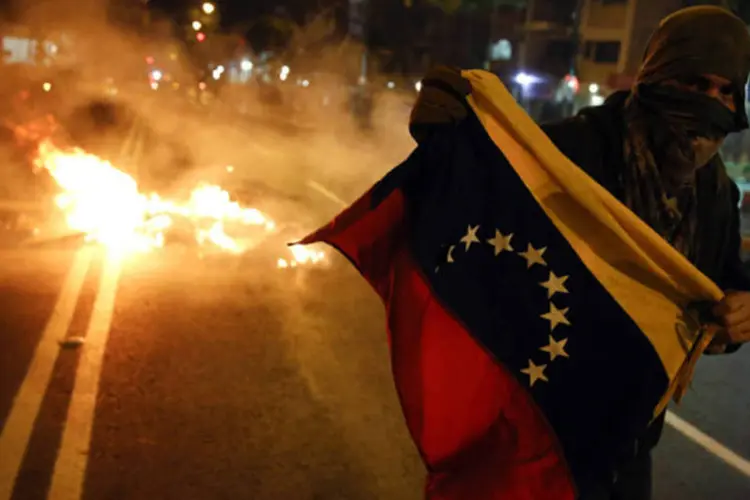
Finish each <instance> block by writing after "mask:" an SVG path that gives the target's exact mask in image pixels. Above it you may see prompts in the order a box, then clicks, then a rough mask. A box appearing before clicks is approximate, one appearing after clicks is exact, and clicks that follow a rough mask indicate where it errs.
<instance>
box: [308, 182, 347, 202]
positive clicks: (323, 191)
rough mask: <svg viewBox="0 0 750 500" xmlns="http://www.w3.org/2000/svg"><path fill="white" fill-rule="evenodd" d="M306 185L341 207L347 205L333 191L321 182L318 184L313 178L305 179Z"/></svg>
mask: <svg viewBox="0 0 750 500" xmlns="http://www.w3.org/2000/svg"><path fill="white" fill-rule="evenodd" d="M307 185H308V186H309V187H310V188H312V189H314V190H315V191H317V192H319V193H320V194H322V195H323V196H325V197H326V198H328V199H329V200H331V201H332V202H334V203H335V204H337V205H339V206H341V207H346V206H348V205H349V204H348V203H347V202H345V201H344V200H342V199H341V198H339V197H338V196H337V195H336V194H335V193H333V192H331V191H330V190H329V189H327V188H326V187H325V186H323V185H322V184H319V183H317V182H315V181H313V180H309V181H307Z"/></svg>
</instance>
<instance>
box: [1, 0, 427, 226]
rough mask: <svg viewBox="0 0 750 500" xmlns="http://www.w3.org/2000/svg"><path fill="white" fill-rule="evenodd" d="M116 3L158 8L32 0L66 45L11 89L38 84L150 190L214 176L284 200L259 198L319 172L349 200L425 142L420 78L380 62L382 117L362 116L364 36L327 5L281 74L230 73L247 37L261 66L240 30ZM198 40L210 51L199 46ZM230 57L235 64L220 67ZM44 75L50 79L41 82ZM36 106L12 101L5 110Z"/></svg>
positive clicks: (97, 150) (73, 124)
mask: <svg viewBox="0 0 750 500" xmlns="http://www.w3.org/2000/svg"><path fill="white" fill-rule="evenodd" d="M128 5H129V6H130V7H128ZM118 6H119V10H118ZM128 8H129V9H130V10H128ZM113 12H114V13H115V16H114V17H119V18H127V19H129V20H130V22H131V24H134V25H137V24H138V21H139V20H140V17H139V16H142V15H143V12H144V11H143V10H142V9H140V7H139V6H138V3H137V2H129V3H128V2H118V3H115V2H114V0H113V1H112V2H110V3H104V2H101V1H95V0H84V1H81V0H76V1H73V0H65V1H60V0H45V1H38V0H26V1H23V0H18V1H17V2H16V3H15V4H14V9H13V14H14V16H13V22H12V25H13V26H14V29H17V31H19V32H21V33H25V34H26V36H28V37H30V38H33V39H36V40H37V41H39V42H40V43H41V41H42V40H52V41H53V42H54V44H55V47H57V48H58V53H56V54H54V57H52V55H53V54H49V56H50V64H49V66H47V65H46V61H38V62H39V64H38V65H37V66H36V67H33V68H32V69H30V70H29V71H28V72H27V74H25V75H24V76H23V77H19V79H18V81H14V82H13V84H12V85H4V88H0V93H4V94H6V95H4V96H3V98H4V99H5V98H7V99H8V100H12V95H13V94H14V92H16V91H17V90H18V88H19V87H23V86H32V87H34V89H35V91H36V92H35V93H36V94H39V97H40V102H41V104H39V105H38V106H36V107H35V110H36V111H37V112H40V113H50V114H53V115H54V116H55V118H56V119H57V120H58V122H59V123H60V125H61V127H60V128H61V133H60V135H61V139H60V140H62V141H65V142H67V143H68V144H69V145H75V146H80V147H82V148H84V149H85V150H87V151H89V152H92V153H94V154H97V155H99V156H102V157H104V158H106V159H109V160H110V161H112V163H113V164H114V165H115V166H117V167H118V168H121V169H123V170H125V171H127V172H128V173H130V174H131V175H133V176H134V177H136V179H137V181H138V182H139V185H141V186H142V188H143V190H144V191H149V190H155V191H159V192H160V193H161V194H163V195H166V196H169V195H172V194H175V195H179V194H180V193H184V192H186V191H187V190H189V189H191V188H192V187H195V185H196V184H197V183H200V182H211V183H218V184H220V185H222V187H224V188H226V189H228V190H229V191H230V193H238V196H246V197H248V198H251V199H244V200H242V201H243V202H245V203H248V204H251V205H255V206H258V205H261V206H262V205H263V204H264V203H271V202H270V201H269V200H266V199H259V198H273V197H286V198H292V199H300V198H306V199H310V200H314V196H312V195H311V194H310V192H309V191H310V190H309V187H308V185H309V183H310V181H314V182H316V183H318V184H322V185H326V186H330V187H331V189H332V190H334V191H335V192H337V193H338V194H339V196H341V197H343V198H344V199H347V200H348V199H353V198H354V197H356V196H357V195H358V194H359V193H361V192H362V191H363V190H365V189H366V188H367V187H369V185H370V184H371V183H372V182H374V181H375V180H377V179H378V178H379V177H381V176H382V175H383V174H384V173H385V172H386V171H387V170H388V169H390V168H391V167H393V166H394V165H395V164H397V163H398V162H399V161H401V160H402V159H403V158H405V157H406V155H407V154H408V152H409V150H410V149H411V148H412V147H413V143H412V141H411V139H410V138H409V136H408V133H407V120H408V112H409V109H410V106H411V104H412V101H413V99H414V91H413V83H414V82H399V87H398V88H396V89H390V88H388V86H386V79H385V77H380V76H378V75H372V74H371V75H369V80H370V81H369V82H368V85H369V87H367V91H368V92H367V94H368V95H367V96H366V98H365V99H361V102H360V104H359V105H360V106H371V107H372V113H371V120H370V123H368V124H366V126H360V125H363V123H362V122H363V120H362V119H358V118H357V117H356V116H355V115H354V114H353V113H352V107H353V105H354V104H353V103H354V101H355V97H356V96H357V94H358V93H360V94H361V93H363V92H364V91H365V90H366V87H365V86H361V85H358V84H357V76H358V74H359V68H360V64H361V55H362V47H360V46H358V45H357V44H355V43H352V42H350V41H347V40H343V41H342V40H340V39H339V40H337V39H336V37H335V36H334V35H335V30H334V28H335V25H334V22H333V20H332V18H331V17H330V16H329V15H327V14H325V13H323V14H320V15H317V16H313V17H312V18H311V19H310V20H309V21H308V22H307V23H305V24H304V25H302V26H300V25H293V26H292V28H291V31H290V36H289V43H288V44H287V46H286V48H285V50H284V51H283V52H281V53H277V54H276V55H275V57H274V58H273V60H272V61H271V63H270V64H268V65H267V69H268V75H267V76H266V77H260V76H257V77H253V78H251V79H250V81H248V82H246V83H244V84H241V83H229V82H227V81H226V80H227V78H228V74H229V73H230V66H232V65H233V64H235V65H236V64H237V63H238V62H239V60H240V59H241V57H242V56H243V51H244V52H245V54H246V56H247V57H250V58H254V63H255V68H254V69H255V70H259V69H260V66H261V65H260V63H259V61H258V56H259V54H253V53H252V50H251V49H250V48H249V47H245V48H244V49H241V50H238V49H237V48H236V46H235V45H236V43H235V41H236V40H237V37H236V36H234V37H233V36H229V35H226V36H222V35H219V34H210V35H209V36H210V37H211V39H210V40H207V42H206V43H205V44H191V43H190V42H189V36H190V35H191V33H190V31H189V28H187V27H185V26H179V25H177V24H175V23H174V22H172V21H170V20H169V18H167V17H159V15H158V13H155V12H151V14H150V15H151V22H150V24H149V27H148V28H146V27H142V26H141V27H136V26H131V27H127V26H126V25H125V24H123V23H116V22H114V21H113V20H112V19H113ZM6 24H10V23H6ZM230 49H231V50H230ZM196 50H197V51H200V54H199V57H190V56H189V54H190V52H191V51H196ZM149 62H150V64H149ZM209 65H210V67H209ZM219 66H221V67H223V68H224V72H222V73H221V74H218V78H219V79H218V80H215V79H214V78H213V76H214V75H217V68H218V67H219ZM284 67H286V68H287V70H284V71H286V72H287V74H286V75H285V80H284V81H282V77H281V74H280V72H281V71H282V68H284ZM149 71H152V72H155V71H158V72H159V77H160V78H159V79H158V81H155V79H154V75H155V74H156V73H152V75H151V82H149ZM42 81H43V82H45V84H47V85H50V84H51V89H52V90H51V91H50V92H39V87H40V85H41V83H40V82H42ZM156 85H158V89H156V90H155V89H154V88H155V86H156ZM204 86H205V87H206V89H208V90H210V91H205V90H203V87H204ZM27 114H28V113H27ZM27 114H24V113H20V112H18V110H6V112H5V115H6V116H4V119H5V121H6V122H8V121H15V122H19V121H23V120H24V119H26V118H28V116H27ZM230 165H231V167H232V168H231V169H229V168H227V166H230ZM4 176H5V177H6V180H7V179H10V178H11V177H12V176H11V175H10V174H7V173H6V174H4ZM258 186H261V188H259V187H258ZM6 187H7V182H6ZM27 189H28V188H27V187H19V190H20V191H23V190H27ZM243 193H244V194H243ZM3 195H5V193H3ZM311 203H321V204H324V203H326V201H325V200H318V201H311ZM324 212H328V213H329V214H330V210H325V211H324ZM288 216H289V217H295V214H289V215H288Z"/></svg>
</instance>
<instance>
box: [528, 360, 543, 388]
mask: <svg viewBox="0 0 750 500" xmlns="http://www.w3.org/2000/svg"><path fill="white" fill-rule="evenodd" d="M546 368H547V365H538V366H537V365H535V364H534V362H533V361H532V360H529V367H528V368H523V369H521V373H524V374H526V375H528V376H529V386H530V387H534V384H535V383H536V382H537V380H541V381H542V382H549V380H548V379H547V376H546V375H545V374H544V370H545V369H546Z"/></svg>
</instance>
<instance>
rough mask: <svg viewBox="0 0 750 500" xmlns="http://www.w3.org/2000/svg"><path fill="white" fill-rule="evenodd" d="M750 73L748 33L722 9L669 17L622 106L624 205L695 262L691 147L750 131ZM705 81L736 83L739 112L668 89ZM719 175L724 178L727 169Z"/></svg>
mask: <svg viewBox="0 0 750 500" xmlns="http://www.w3.org/2000/svg"><path fill="white" fill-rule="evenodd" d="M749 71H750V34H749V33H748V28H747V26H745V24H744V23H743V22H742V20H740V19H739V18H738V17H737V16H735V15H734V14H732V13H731V12H729V11H727V10H725V9H722V8H720V7H715V6H698V7H688V8H685V9H681V10H679V11H677V12H675V13H673V14H671V15H669V16H667V17H666V18H665V19H664V20H662V22H661V23H660V24H659V27H658V28H657V29H656V31H655V32H654V33H653V34H652V36H651V38H650V40H649V42H648V45H647V48H646V51H645V54H644V58H643V62H642V64H641V68H640V70H639V72H638V75H637V77H636V82H635V85H634V86H633V89H632V92H631V95H630V97H629V98H628V100H627V101H626V104H625V110H624V111H625V113H624V114H625V120H626V131H627V132H626V137H625V154H626V169H625V172H624V173H623V174H624V175H623V183H624V188H625V199H626V203H627V204H628V205H629V207H630V208H631V209H632V210H633V211H635V212H636V213H637V214H638V215H639V216H640V217H641V218H642V219H644V221H645V222H647V223H648V224H649V225H651V227H653V228H654V229H655V230H656V231H658V232H659V233H660V234H661V235H662V236H663V237H664V238H666V239H667V240H668V241H669V242H670V243H672V244H673V245H674V246H675V247H676V248H677V249H678V250H680V251H681V252H682V253H683V254H685V255H686V256H687V257H688V258H690V259H691V260H693V261H695V260H696V259H697V255H696V254H697V252H698V242H697V241H695V240H696V226H697V224H698V212H697V199H696V192H695V182H694V180H695V177H696V174H695V157H694V152H693V147H692V141H693V139H695V138H696V137H704V138H708V139H717V138H723V137H725V136H726V135H727V134H729V133H731V132H737V131H740V130H743V129H745V128H747V127H748V118H747V115H746V113H745V85H746V82H747V77H748V72H749ZM702 75H716V76H720V77H723V78H725V79H727V80H728V81H730V82H731V83H732V87H733V98H734V103H735V107H736V111H734V112H733V111H731V110H730V109H729V108H727V107H726V106H725V105H724V104H722V103H721V102H720V101H719V100H717V99H715V98H713V97H710V96H707V95H704V94H701V93H699V92H691V91H687V90H680V89H678V88H676V87H674V86H671V85H664V83H665V82H670V81H678V82H687V81H690V80H691V79H695V78H699V77H701V76H702ZM720 161H721V160H720V158H719V157H718V156H717V157H715V158H714V159H713V160H712V162H720ZM715 170H716V172H717V175H718V176H722V175H723V177H724V178H726V172H725V169H724V168H723V166H721V168H716V169H715ZM719 184H722V183H721V182H719V183H717V185H719Z"/></svg>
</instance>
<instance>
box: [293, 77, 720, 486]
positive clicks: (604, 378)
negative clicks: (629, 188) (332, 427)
mask: <svg viewBox="0 0 750 500" xmlns="http://www.w3.org/2000/svg"><path fill="white" fill-rule="evenodd" d="M464 76H465V77H466V78H467V79H468V80H469V81H470V82H471V84H472V88H473V90H472V94H471V96H469V98H468V99H469V103H470V105H471V108H472V109H473V111H474V114H473V115H471V116H469V118H467V119H466V120H464V121H462V122H461V123H460V124H459V125H457V126H456V127H455V128H453V129H451V130H449V131H443V132H439V133H436V134H435V135H434V136H433V137H431V138H430V139H428V140H427V141H426V142H425V143H423V144H422V145H420V146H419V147H418V148H417V149H416V150H415V151H414V152H413V153H412V154H411V156H410V157H409V158H408V159H407V160H406V161H405V162H404V163H403V164H401V165H400V166H398V167H397V168H395V169H394V170H392V171H391V172H390V173H389V174H388V175H386V177H384V178H383V179H382V180H381V181H380V182H379V183H377V184H376V185H375V186H374V187H373V188H371V189H370V191H368V192H367V193H366V194H365V195H364V196H362V197H361V198H360V199H359V200H358V201H356V202H355V203H354V204H353V205H352V206H350V207H349V208H348V209H346V210H344V211H343V212H342V213H341V214H340V215H339V216H338V217H336V218H335V219H334V220H333V221H332V222H331V223H330V224H329V225H327V226H325V227H323V228H322V229H320V230H318V231H317V232H315V233H313V234H312V235H310V236H308V237H307V238H305V239H304V240H303V241H302V243H312V242H316V241H324V242H327V243H329V244H331V245H333V246H334V247H336V248H337V249H338V250H339V251H340V252H341V253H343V254H344V255H345V256H346V257H347V258H348V259H349V260H351V262H352V263H353V264H354V265H355V266H356V267H357V269H358V270H359V271H360V273H361V274H362V275H363V276H364V277H365V278H366V279H367V281H369V283H370V284H371V285H372V286H373V288H374V289H375V290H376V292H377V293H378V294H379V295H380V297H381V298H382V300H383V302H384V303H385V306H386V309H387V326H388V333H389V342H390V352H391V363H392V370H393V377H394V381H395V385H396V389H397V391H398V394H399V398H400V401H401V405H402V409H403V413H404V416H405V419H406V423H407V426H408V429H409V431H410V433H411V436H412V438H413V440H414V442H415V443H416V445H417V447H418V448H419V451H420V453H421V455H422V457H423V460H424V462H425V464H426V467H427V469H428V480H427V485H426V497H427V498H432V499H451V500H453V499H466V500H483V499H513V500H519V499H520V500H524V499H541V500H554V499H569V498H574V497H576V496H577V495H578V494H586V493H590V492H592V491H594V490H595V489H597V488H598V487H600V486H602V485H604V484H608V483H609V484H611V480H612V471H613V470H614V468H615V466H616V463H617V460H618V457H620V456H622V454H623V452H625V451H626V450H632V447H633V445H634V443H635V439H636V438H637V437H638V436H639V435H640V433H642V432H644V431H645V429H646V428H647V426H648V425H649V423H650V422H651V421H652V420H653V418H654V417H655V416H656V415H658V414H659V413H661V412H662V411H663V410H664V408H665V406H666V404H667V402H668V401H669V398H670V397H672V396H674V395H675V394H678V395H679V394H680V393H682V392H684V387H685V384H686V381H687V379H688V378H689V376H690V372H691V368H692V366H693V364H694V362H695V359H696V358H697V357H698V356H699V355H700V354H701V352H702V351H703V349H705V347H706V345H707V344H708V342H710V340H711V336H712V333H711V331H709V330H707V329H704V328H701V326H700V324H699V323H698V321H697V319H696V316H695V315H694V314H692V313H691V312H690V308H689V307H688V305H689V304H691V303H692V302H694V301H707V300H708V301H715V300H719V299H721V297H722V293H721V291H720V290H719V289H718V288H717V287H716V285H714V284H713V283H712V282H711V281H710V280H709V279H708V278H706V277H705V276H704V275H702V274H701V273H700V272H698V271H697V270H696V269H695V268H694V267H693V266H692V265H691V264H690V263H689V262H688V261H687V260H686V259H685V258H684V257H683V256H682V255H680V254H679V253H678V252H677V251H676V250H674V249H673V248H672V247H670V246H669V244H667V243H666V242H665V241H664V240H662V238H660V237H659V236H658V235H657V234H656V233H655V232H653V231H652V230H651V229H650V228H649V227H647V226H646V225H645V224H644V223H643V222H642V221H640V220H639V219H638V218H637V217H636V216H635V215H634V214H633V213H632V212H630V211H629V210H628V209H627V208H626V207H625V206H623V205H622V204H620V203H619V202H618V201H617V200H616V199H615V198H614V197H612V196H611V195H610V194H609V193H608V192H606V191H605V190H604V189H603V188H602V187H601V186H599V185H598V184H596V183H595V182H594V181H593V180H592V179H591V178H590V177H588V176H587V175H586V174H585V173H584V172H583V171H582V170H580V169H579V168H578V167H576V166H575V165H573V164H572V163H571V162H570V161H569V160H568V159H567V158H565V157H564V156H563V155H562V153H560V152H559V151H558V150H557V149H556V148H555V147H554V146H553V144H552V143H551V141H550V140H549V139H548V138H547V137H546V136H545V135H544V133H543V132H542V130H541V129H539V128H538V126H537V125H536V124H535V123H534V122H533V121H532V120H531V119H530V118H529V117H528V116H527V115H526V114H525V113H524V112H523V110H522V109H521V108H519V107H518V106H517V104H516V103H515V102H514V100H513V98H512V97H511V96H510V94H509V93H508V92H507V90H506V89H505V87H503V85H502V84H501V83H500V81H499V80H498V79H497V78H496V77H494V76H493V75H491V74H489V73H486V72H483V71H467V72H464Z"/></svg>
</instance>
